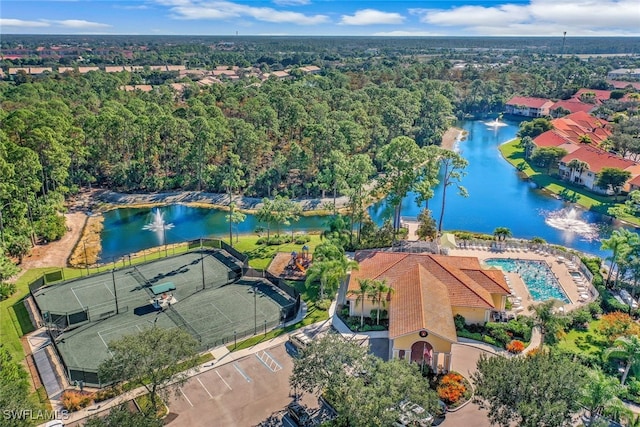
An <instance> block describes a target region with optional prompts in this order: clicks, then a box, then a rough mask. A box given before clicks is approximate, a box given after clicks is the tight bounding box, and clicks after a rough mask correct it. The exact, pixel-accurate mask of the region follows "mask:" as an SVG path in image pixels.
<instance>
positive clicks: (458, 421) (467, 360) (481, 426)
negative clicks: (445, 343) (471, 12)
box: [440, 344, 491, 427]
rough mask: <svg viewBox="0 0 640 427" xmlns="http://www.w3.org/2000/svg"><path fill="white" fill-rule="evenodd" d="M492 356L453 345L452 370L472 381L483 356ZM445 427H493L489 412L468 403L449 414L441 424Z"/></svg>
mask: <svg viewBox="0 0 640 427" xmlns="http://www.w3.org/2000/svg"><path fill="white" fill-rule="evenodd" d="M483 353H484V354H488V355H491V353H489V352H487V351H485V350H481V349H479V348H476V347H472V346H469V345H464V344H453V346H452V348H451V369H452V370H454V371H457V372H459V373H461V374H462V375H464V376H465V378H467V379H470V378H471V374H472V373H473V372H475V371H476V363H477V361H478V359H480V355H482V354H483ZM440 425H441V426H444V427H457V426H470V427H471V426H473V427H491V423H489V418H488V417H487V411H486V410H484V409H480V407H479V406H478V405H476V404H475V403H473V402H470V403H468V404H467V405H465V406H464V407H462V408H460V409H458V410H457V411H456V412H449V413H447V418H446V419H445V421H444V422H443V423H442V424H440Z"/></svg>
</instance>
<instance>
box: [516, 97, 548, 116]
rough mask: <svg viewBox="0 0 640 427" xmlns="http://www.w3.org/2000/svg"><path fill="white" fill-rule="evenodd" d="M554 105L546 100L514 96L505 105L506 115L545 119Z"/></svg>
mask: <svg viewBox="0 0 640 427" xmlns="http://www.w3.org/2000/svg"><path fill="white" fill-rule="evenodd" d="M553 104H554V102H553V101H551V100H549V99H546V98H531V97H527V96H514V97H513V98H511V99H510V100H509V101H507V103H506V104H505V113H507V114H512V115H514V116H524V117H545V116H548V115H549V109H550V108H551V106H552V105H553Z"/></svg>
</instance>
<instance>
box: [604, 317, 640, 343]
mask: <svg viewBox="0 0 640 427" xmlns="http://www.w3.org/2000/svg"><path fill="white" fill-rule="evenodd" d="M600 333H601V334H602V335H604V336H605V337H607V339H608V340H609V342H613V341H615V339H616V338H618V337H619V336H622V335H638V334H640V326H638V324H637V323H635V321H634V320H633V318H632V317H631V316H629V315H628V314H626V313H621V312H619V311H617V312H613V313H608V314H605V315H604V316H602V323H600Z"/></svg>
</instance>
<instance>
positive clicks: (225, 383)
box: [216, 371, 233, 390]
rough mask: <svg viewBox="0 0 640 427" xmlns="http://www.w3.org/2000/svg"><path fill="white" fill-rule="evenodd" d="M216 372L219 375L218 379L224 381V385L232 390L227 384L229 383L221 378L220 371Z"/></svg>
mask: <svg viewBox="0 0 640 427" xmlns="http://www.w3.org/2000/svg"><path fill="white" fill-rule="evenodd" d="M216 374H218V376H219V377H220V379H221V380H222V382H223V383H224V385H226V386H227V387H229V390H233V389H232V388H231V386H230V385H229V383H228V382H226V381H225V380H224V378H222V375H220V372H218V371H216Z"/></svg>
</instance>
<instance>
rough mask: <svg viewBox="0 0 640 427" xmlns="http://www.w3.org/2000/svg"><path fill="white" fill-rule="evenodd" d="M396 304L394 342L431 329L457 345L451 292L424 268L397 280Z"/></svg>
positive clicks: (392, 319)
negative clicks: (449, 293) (404, 336)
mask: <svg viewBox="0 0 640 427" xmlns="http://www.w3.org/2000/svg"><path fill="white" fill-rule="evenodd" d="M416 278H417V280H416ZM392 301H393V302H394V303H393V304H389V337H390V338H392V339H394V338H397V337H400V336H402V335H406V334H410V333H412V332H415V331H417V330H420V329H428V330H429V331H431V332H432V333H434V334H436V335H438V336H440V337H442V338H445V339H447V340H449V341H453V342H455V341H457V335H456V328H455V324H454V322H453V312H452V311H451V303H450V301H449V295H448V291H447V288H446V287H445V286H444V285H443V284H442V283H440V282H439V281H438V280H436V278H435V277H433V275H432V274H431V273H430V272H429V271H428V270H427V269H426V268H424V266H422V265H420V264H417V265H415V266H414V267H413V268H412V269H410V270H407V271H405V272H404V274H402V275H401V276H400V277H398V278H397V280H395V282H394V293H393V300H392Z"/></svg>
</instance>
